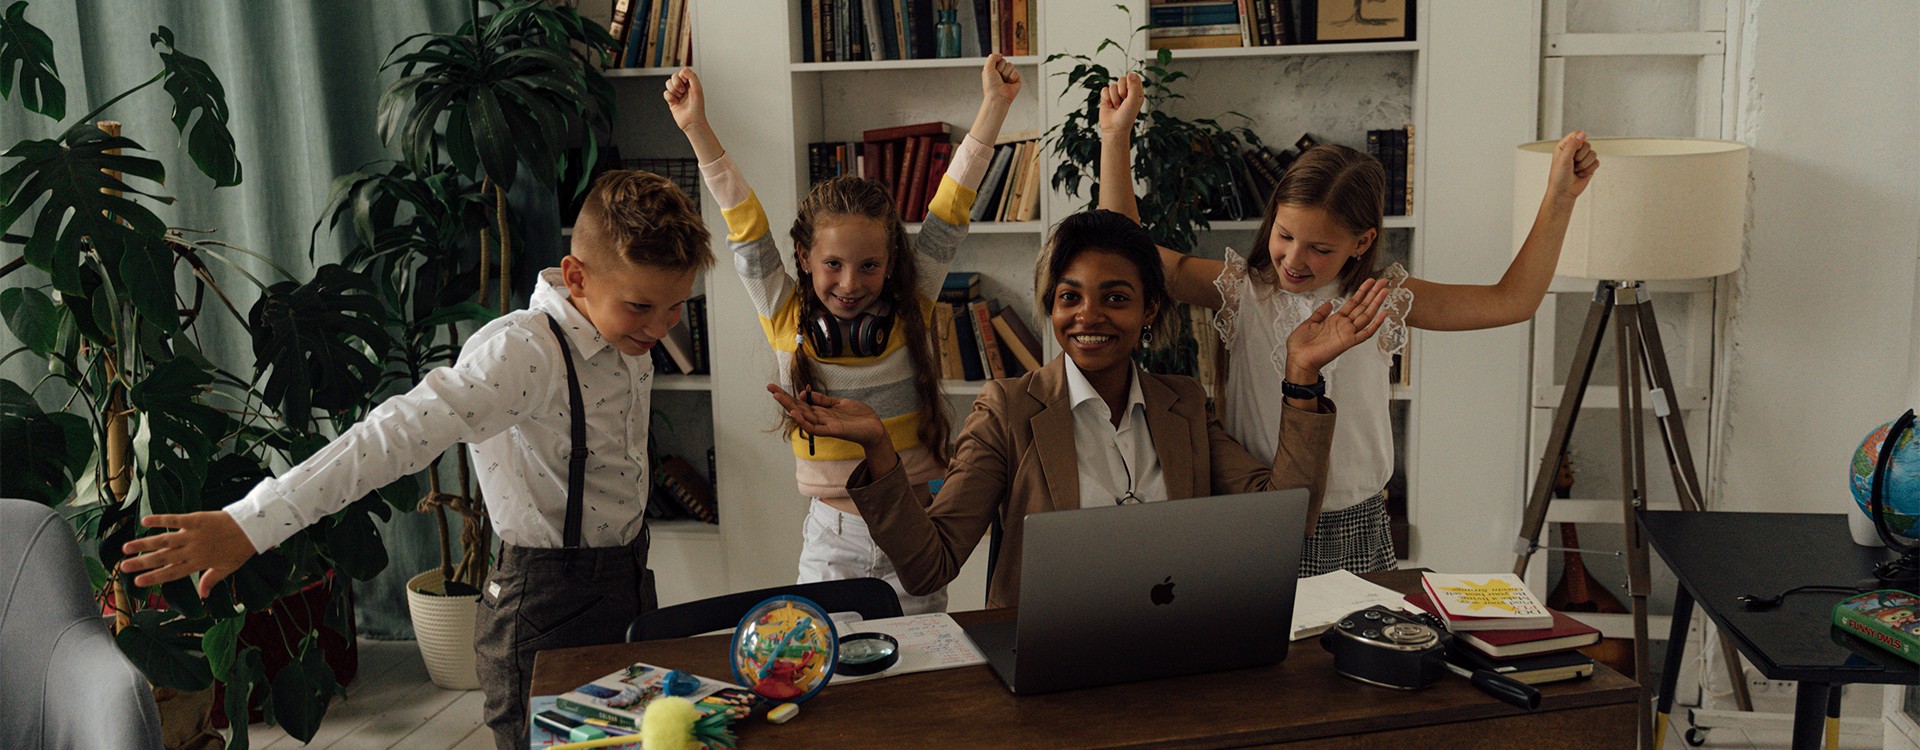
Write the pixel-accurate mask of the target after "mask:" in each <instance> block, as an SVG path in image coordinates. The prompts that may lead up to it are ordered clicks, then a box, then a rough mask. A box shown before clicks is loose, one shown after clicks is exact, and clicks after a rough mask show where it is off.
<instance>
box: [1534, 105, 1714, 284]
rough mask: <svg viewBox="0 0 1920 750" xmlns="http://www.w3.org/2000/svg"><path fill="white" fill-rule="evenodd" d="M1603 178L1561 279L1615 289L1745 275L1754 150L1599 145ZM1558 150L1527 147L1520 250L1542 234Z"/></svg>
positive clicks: (1700, 143)
mask: <svg viewBox="0 0 1920 750" xmlns="http://www.w3.org/2000/svg"><path fill="white" fill-rule="evenodd" d="M1589 142H1590V143H1592V144H1593V151H1594V153H1595V154H1597V155H1598V156H1599V157H1600V172H1599V174H1597V175H1594V178H1593V182H1592V183H1591V184H1589V185H1587V189H1586V192H1584V193H1582V194H1581V196H1580V201H1579V202H1578V203H1577V204H1575V206H1574V209H1573V217H1572V220H1571V221H1570V222H1569V223H1568V225H1567V241H1566V244H1565V246H1564V247H1563V248H1562V249H1561V251H1560V265H1559V267H1558V268H1557V269H1556V270H1555V272H1554V273H1555V274H1556V275H1559V276H1573V277H1578V278H1584V279H1599V280H1611V281H1652V280H1656V279H1699V278H1707V277H1711V276H1719V275H1721V274H1725V273H1731V272H1733V270H1734V269H1736V268H1739V267H1740V250H1741V244H1742V243H1741V237H1742V228H1743V227H1744V225H1745V223H1746V205H1747V153H1748V150H1747V147H1746V145H1745V144H1741V143H1734V142H1732V141H1712V140H1701V139H1693V138H1594V139H1591V141H1589ZM1555 143H1556V142H1555V141H1538V142H1535V143H1528V144H1523V145H1521V146H1520V148H1519V151H1518V152H1517V156H1516V157H1515V159H1514V171H1513V246H1514V248H1515V250H1516V251H1517V250H1518V249H1519V247H1520V244H1521V243H1522V242H1524V241H1525V240H1526V238H1527V232H1528V231H1529V230H1530V229H1531V228H1532V227H1533V219H1534V216H1535V215H1536V214H1537V213H1538V212H1539V209H1540V197H1541V196H1542V195H1544V194H1545V192H1546V189H1547V174H1548V171H1549V167H1550V166H1551V164H1552V162H1553V148H1554V145H1555Z"/></svg>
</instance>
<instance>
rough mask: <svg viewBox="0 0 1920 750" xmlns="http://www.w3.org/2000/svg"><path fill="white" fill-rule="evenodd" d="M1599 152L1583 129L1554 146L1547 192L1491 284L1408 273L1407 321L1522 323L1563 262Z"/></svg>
mask: <svg viewBox="0 0 1920 750" xmlns="http://www.w3.org/2000/svg"><path fill="white" fill-rule="evenodd" d="M1599 167H1600V157H1598V156H1596V155H1595V154H1594V153H1593V147H1592V146H1590V145H1588V144H1587V134H1586V133H1585V132H1582V131H1577V130H1576V131H1574V132H1572V133H1568V134H1567V137H1565V138H1562V139H1560V143H1559V145H1557V146H1555V147H1554V149H1553V166H1552V167H1550V170H1551V171H1550V172H1549V173H1548V176H1547V192H1546V194H1545V195H1543V196H1541V197H1540V210H1539V211H1538V212H1537V213H1536V214H1535V215H1534V219H1533V229H1532V230H1530V231H1528V232H1527V239H1526V241H1525V242H1523V243H1521V245H1520V252H1519V253H1517V254H1515V255H1514V257H1513V262H1512V263H1510V264H1508V265H1507V272H1506V273H1505V274H1503V275H1501V277H1500V281H1499V282H1498V283H1495V284H1491V285H1477V284H1441V283H1437V282H1432V281H1426V280H1423V279H1415V278H1409V279H1407V281H1406V287H1407V289H1408V290H1410V291H1412V292H1413V297H1414V299H1415V300H1417V301H1418V304H1415V305H1414V306H1413V310H1412V311H1411V312H1409V313H1408V314H1407V325H1410V326H1413V327H1415V328H1425V329H1428V330H1434V331H1467V330H1473V329H1477V328H1494V327H1497V326H1504V325H1508V324H1512V323H1519V322H1521V321H1524V320H1527V319H1528V318H1531V317H1533V313H1534V311H1536V310H1538V309H1540V300H1541V299H1543V298H1544V297H1546V294H1547V286H1548V285H1549V284H1551V283H1552V282H1553V269H1554V266H1556V265H1558V264H1559V262H1560V245H1561V243H1562V242H1563V241H1564V240H1566V237H1567V221H1568V219H1569V218H1571V217H1572V215H1573V206H1574V202H1575V201H1576V200H1577V199H1578V198H1579V197H1580V193H1581V192H1583V191H1585V190H1586V189H1587V183H1588V182H1590V181H1591V180H1592V179H1593V175H1594V172H1595V171H1596V170H1598V169H1599Z"/></svg>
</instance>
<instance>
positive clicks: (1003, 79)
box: [980, 52, 1020, 106]
mask: <svg viewBox="0 0 1920 750" xmlns="http://www.w3.org/2000/svg"><path fill="white" fill-rule="evenodd" d="M1018 93H1020V69H1019V68H1016V67H1014V66H1013V63H1010V62H1007V59H1006V58H1004V57H1001V56H1000V53H998V52H995V53H993V54H991V55H988V56H987V62H986V64H985V65H982V66H980V95H981V97H983V98H986V99H990V100H999V101H1000V102H1003V103H1005V104H1007V105H1009V106H1011V105H1012V104H1013V97H1014V95H1016V94H1018Z"/></svg>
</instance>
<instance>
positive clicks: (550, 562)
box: [120, 170, 713, 750]
mask: <svg viewBox="0 0 1920 750" xmlns="http://www.w3.org/2000/svg"><path fill="white" fill-rule="evenodd" d="M708 239H709V238H708V235H707V230H706V226H705V224H703V223H702V222H701V220H700V217H699V216H698V215H697V214H696V213H695V212H694V208H693V204H692V203H691V202H690V201H689V199H688V198H687V196H686V195H685V194H684V193H682V192H681V191H680V190H679V189H678V188H676V187H674V185H673V184H672V183H671V182H668V181H667V180H666V179H665V178H662V177H660V176H658V175H653V174H649V173H647V172H640V171H633V170H627V171H616V172H611V173H608V174H606V175H603V176H602V177H600V178H599V179H598V180H597V181H595V183H594V185H593V189H592V191H591V192H590V193H589V194H588V196H587V199H586V203H585V205H584V206H583V207H582V208H581V210H580V216H579V219H578V220H577V221H576V222H575V225H574V234H573V247H572V249H571V253H570V254H569V255H568V256H567V257H566V258H564V259H562V261H561V264H560V267H559V268H549V269H547V270H545V271H542V272H541V274H540V278H539V282H538V284H537V285H536V286H535V289H534V292H533V296H532V298H531V300H530V303H529V306H528V307H529V309H526V310H519V311H515V312H512V313H508V314H506V315H504V316H501V317H500V318H497V319H495V320H493V321H492V322H490V323H488V324H486V325H485V326H483V327H482V328H481V329H480V330H479V331H477V332H475V333H474V334H473V336H471V337H469V338H468V339H467V342H466V344H465V346H464V347H463V348H462V350H461V354H460V358H459V361H458V362H456V363H455V364H454V365H453V366H451V367H442V368H439V369H436V370H434V371H432V372H430V373H428V374H427V375H426V377H424V378H423V379H422V380H421V382H420V384H419V385H417V386H415V387H414V388H413V390H411V391H409V392H407V393H405V394H402V395H399V396H395V397H393V398H391V399H388V400H387V401H386V402H385V403H383V404H381V405H380V406H379V407H377V408H375V409H374V410H373V411H372V412H370V413H369V414H368V415H367V417H366V419H364V420H362V421H361V422H360V423H358V424H356V425H354V426H353V427H351V428H349V429H348V430H347V431H345V432H343V433H341V435H340V436H339V437H338V438H337V439H335V440H334V441H333V442H332V443H330V444H329V445H328V446H327V447H326V448H323V449H321V451H320V452H318V453H315V454H314V455H313V456H312V457H310V458H308V459H307V460H306V461H303V462H302V463H301V464H300V465H298V466H295V467H293V468H292V469H290V470H288V471H287V472H286V473H285V474H282V475H281V476H279V477H276V478H272V479H267V480H265V481H262V482H261V483H260V484H259V485H258V486H256V487H255V488H254V489H253V491H251V492H249V493H248V494H247V496H246V497H245V498H243V499H241V500H240V501H238V502H235V503H233V504H232V505H229V506H227V507H226V508H225V509H223V510H218V511H205V512H200V513H188V514H178V515H154V516H148V517H147V518H145V519H142V521H141V524H142V525H144V526H148V527H154V528H166V529H172V530H171V531H168V532H164V533H158V534H152V535H149V536H145V537H141V538H139V539H136V540H134V541H131V542H128V543H127V544H126V545H125V552H126V553H127V554H129V555H134V554H136V553H139V554H138V556H135V557H129V558H127V559H126V560H125V561H123V562H122V563H121V565H120V568H121V570H123V571H126V572H129V573H140V576H139V577H138V578H136V579H135V580H134V583H135V584H136V585H140V586H154V585H158V584H161V583H165V582H167V581H171V580H175V579H178V578H182V577H185V576H188V575H191V574H194V573H199V574H201V575H200V582H199V591H200V595H201V596H202V597H206V596H208V595H210V594H211V592H212V590H213V586H214V584H215V583H217V582H219V581H220V580H221V579H223V578H225V577H226V576H227V575H229V574H231V573H233V572H234V571H235V570H237V569H238V568H239V567H240V566H241V565H242V564H243V563H245V562H246V561H247V559H248V558H251V557H252V556H253V555H254V554H256V553H258V552H264V551H266V550H268V549H271V548H273V547H274V546H275V545H278V544H279V543H280V542H282V541H284V540H285V539H286V538H287V537H289V536H292V535H293V533H294V532H295V531H297V530H298V529H300V528H302V527H304V526H306V525H308V524H311V523H313V522H314V521H316V520H319V519H320V518H321V517H323V516H326V515H328V514H330V513H333V512H335V511H338V510H339V509H341V508H343V507H345V506H346V505H347V504H348V503H350V502H352V501H354V500H356V499H358V498H360V497H363V496H365V495H366V494H367V493H368V492H371V491H373V490H375V489H377V488H379V487H382V486H385V485H386V484H387V483H389V482H392V481H393V480H395V479H398V478H400V477H402V476H405V475H408V474H411V473H413V472H416V471H419V470H421V469H422V468H424V467H426V466H427V465H428V464H429V463H431V462H432V461H433V459H434V458H435V457H436V456H439V455H440V454H441V453H442V452H444V451H445V450H446V449H447V448H448V447H451V446H452V445H453V444H454V443H467V444H469V449H470V450H471V451H472V452H473V459H474V466H475V467H477V469H478V471H479V480H480V489H481V494H482V497H483V498H484V499H485V501H486V504H487V514H488V516H489V517H490V518H491V519H492V523H493V530H494V533H495V534H496V535H498V536H499V537H500V540H501V551H500V557H499V559H498V560H497V565H496V567H495V568H494V570H493V571H491V573H490V574H489V576H488V579H487V583H486V585H485V587H484V588H483V591H482V597H481V602H480V610H479V614H478V617H477V618H476V648H477V650H478V652H479V657H480V661H479V671H480V682H481V687H482V689H483V690H484V691H485V693H486V717H487V724H488V726H489V727H491V728H492V729H493V732H494V744H495V745H496V746H497V747H499V748H501V749H502V750H507V749H508V748H523V747H525V746H526V742H527V690H528V685H529V682H530V680H531V678H532V671H533V655H534V652H535V651H536V650H544V649H553V648H566V647H571V646H585V645H592V644H598V643H613V642H618V641H619V640H621V639H622V638H623V637H624V635H625V631H626V626H627V623H628V622H630V621H631V620H632V619H633V618H634V617H637V616H639V614H640V613H641V612H643V611H646V610H649V609H652V608H653V607H654V606H655V603H654V596H653V586H652V583H653V581H652V578H651V577H650V574H649V573H648V572H647V571H646V558H647V546H648V537H647V529H646V507H647V488H648V486H649V482H648V481H647V474H648V471H647V469H648V467H647V465H646V455H647V421H648V416H649V414H650V413H651V408H650V405H649V401H650V396H651V392H652V381H653V361H652V360H651V359H650V358H649V356H648V352H649V350H650V349H652V348H653V346H654V345H655V344H656V343H658V341H659V340H660V338H661V337H663V336H665V335H666V334H667V331H668V329H671V328H672V327H673V326H674V325H676V324H677V323H678V322H679V320H680V313H681V307H682V305H683V304H684V303H685V301H686V299H687V297H688V296H689V295H690V294H691V292H692V289H693V282H694V279H695V277H696V276H697V275H698V274H699V272H700V271H703V270H705V269H707V268H710V267H712V265H713V251H712V249H711V248H710V246H709V242H708Z"/></svg>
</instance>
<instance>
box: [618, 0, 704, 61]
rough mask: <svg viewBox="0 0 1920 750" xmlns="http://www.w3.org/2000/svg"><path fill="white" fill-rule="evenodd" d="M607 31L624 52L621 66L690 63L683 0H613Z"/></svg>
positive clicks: (688, 26) (689, 30)
mask: <svg viewBox="0 0 1920 750" xmlns="http://www.w3.org/2000/svg"><path fill="white" fill-rule="evenodd" d="M607 33H609V34H612V35H613V38H614V39H615V40H616V41H618V42H620V44H621V45H622V46H623V48H624V49H625V50H626V54H625V55H623V56H622V57H621V58H620V62H621V65H620V67H623V68H663V67H664V68H678V67H681V66H684V65H692V64H693V24H692V23H691V21H690V20H689V19H688V18H687V0H614V3H613V20H612V22H611V23H609V24H607Z"/></svg>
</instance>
